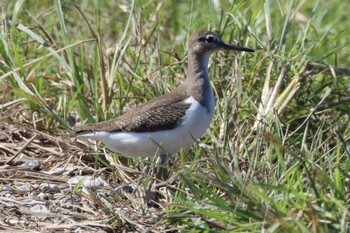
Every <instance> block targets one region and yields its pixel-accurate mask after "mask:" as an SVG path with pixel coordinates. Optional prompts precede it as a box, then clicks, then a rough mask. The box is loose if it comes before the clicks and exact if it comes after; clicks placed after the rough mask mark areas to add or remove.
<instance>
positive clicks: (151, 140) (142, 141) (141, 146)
mask: <svg viewBox="0 0 350 233" xmlns="http://www.w3.org/2000/svg"><path fill="white" fill-rule="evenodd" d="M186 102H188V103H191V107H190V108H189V109H188V110H187V111H186V115H185V117H184V120H183V121H182V123H181V125H180V126H178V127H176V128H175V129H171V130H163V131H158V132H150V133H134V132H115V133H110V132H95V133H89V134H83V135H80V136H79V137H81V138H90V139H93V140H99V141H102V142H103V143H104V144H105V145H106V147H107V148H109V149H110V150H112V151H114V152H118V153H120V154H123V155H129V156H147V157H150V156H154V155H157V154H160V153H164V152H166V153H168V154H171V155H172V154H175V153H177V152H178V151H179V150H181V148H186V147H188V146H190V145H192V144H193V143H194V142H195V140H196V139H198V138H200V137H201V136H202V135H203V134H204V133H205V131H206V129H207V128H208V127H209V125H210V122H211V121H212V119H213V115H214V98H212V101H210V102H211V103H210V107H209V108H208V109H207V108H204V107H203V106H202V105H201V104H200V103H198V102H197V101H196V100H195V99H194V98H192V97H190V98H188V99H187V100H186Z"/></svg>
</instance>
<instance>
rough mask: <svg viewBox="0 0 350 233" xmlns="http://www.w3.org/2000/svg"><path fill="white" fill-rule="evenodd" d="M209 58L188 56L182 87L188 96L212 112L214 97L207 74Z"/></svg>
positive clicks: (206, 56)
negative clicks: (185, 76)
mask: <svg viewBox="0 0 350 233" xmlns="http://www.w3.org/2000/svg"><path fill="white" fill-rule="evenodd" d="M209 57H210V56H209V55H207V54H204V55H203V54H201V55H198V54H191V53H190V54H189V55H188V71H187V78H186V80H185V81H184V83H183V84H182V85H183V86H184V87H183V88H185V89H186V90H187V93H188V94H189V95H191V96H192V97H194V98H195V99H196V100H197V101H198V102H199V103H200V104H202V105H203V106H205V107H207V108H208V111H212V103H213V102H214V97H213V90H212V88H211V84H210V80H209V74H208V63H209ZM209 108H210V109H209Z"/></svg>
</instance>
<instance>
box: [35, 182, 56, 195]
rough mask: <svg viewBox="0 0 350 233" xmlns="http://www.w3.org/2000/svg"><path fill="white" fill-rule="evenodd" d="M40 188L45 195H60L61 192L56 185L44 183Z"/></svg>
mask: <svg viewBox="0 0 350 233" xmlns="http://www.w3.org/2000/svg"><path fill="white" fill-rule="evenodd" d="M39 188H40V190H41V191H42V192H44V193H59V192H60V191H61V190H60V188H59V187H58V186H57V185H56V184H48V183H42V184H40V186H39Z"/></svg>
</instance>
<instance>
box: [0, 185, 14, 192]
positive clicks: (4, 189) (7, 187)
mask: <svg viewBox="0 0 350 233" xmlns="http://www.w3.org/2000/svg"><path fill="white" fill-rule="evenodd" d="M11 189H12V187H11V186H10V185H4V186H2V188H1V190H2V191H11Z"/></svg>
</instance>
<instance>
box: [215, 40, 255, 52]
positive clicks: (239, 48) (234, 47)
mask: <svg viewBox="0 0 350 233" xmlns="http://www.w3.org/2000/svg"><path fill="white" fill-rule="evenodd" d="M219 46H220V47H221V48H223V49H225V50H235V51H245V52H255V50H254V49H250V48H245V47H242V46H238V45H231V44H226V43H224V42H222V41H220V42H219Z"/></svg>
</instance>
